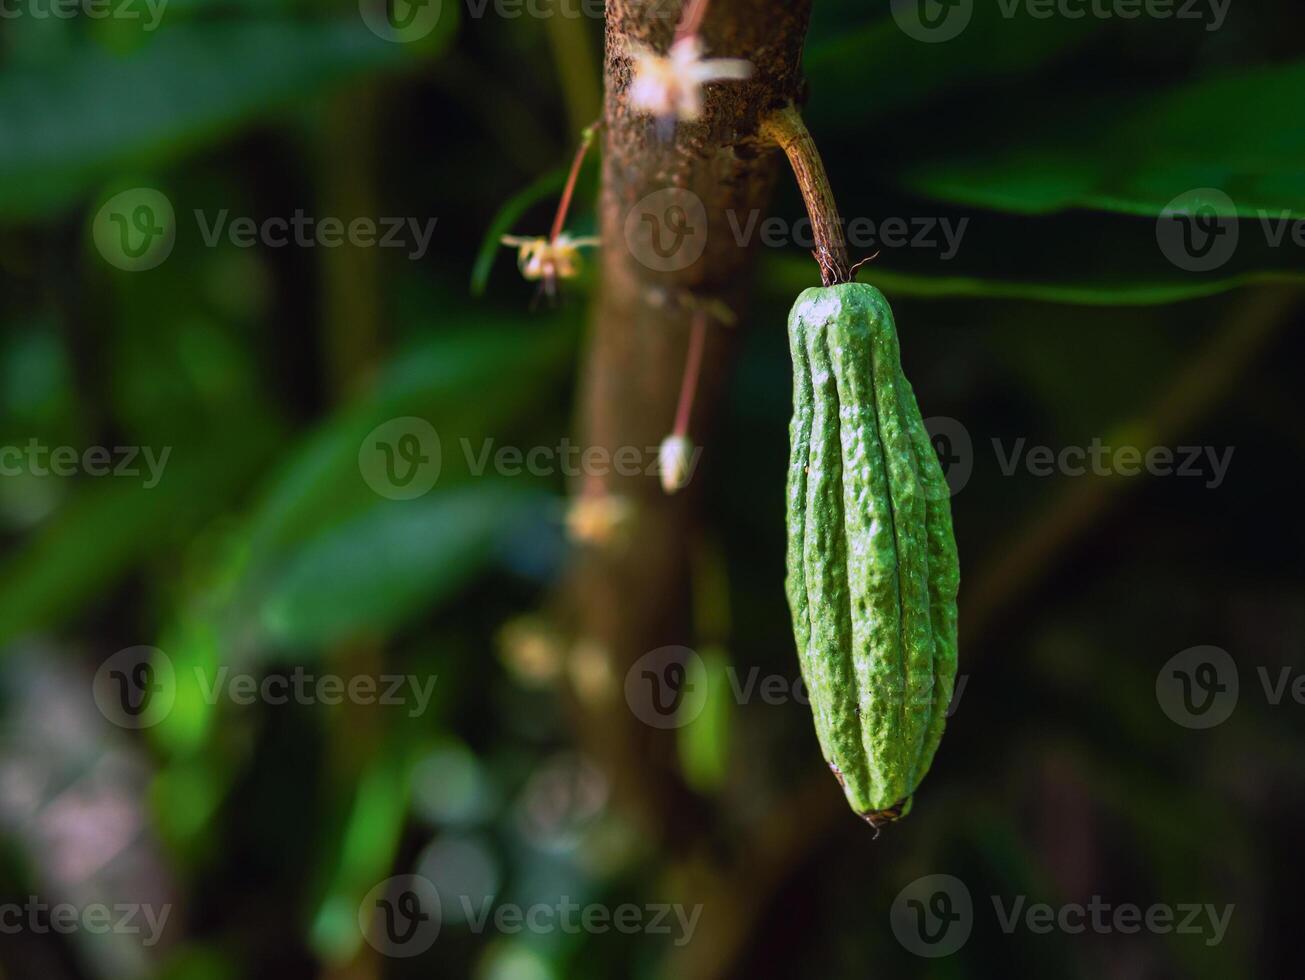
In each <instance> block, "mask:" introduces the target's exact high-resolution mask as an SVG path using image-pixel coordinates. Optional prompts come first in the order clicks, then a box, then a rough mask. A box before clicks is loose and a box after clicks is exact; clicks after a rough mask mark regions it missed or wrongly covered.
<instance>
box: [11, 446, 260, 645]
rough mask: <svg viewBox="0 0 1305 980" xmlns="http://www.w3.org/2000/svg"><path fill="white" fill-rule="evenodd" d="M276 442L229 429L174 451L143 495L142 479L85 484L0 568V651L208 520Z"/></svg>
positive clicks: (110, 478)
mask: <svg viewBox="0 0 1305 980" xmlns="http://www.w3.org/2000/svg"><path fill="white" fill-rule="evenodd" d="M278 436H279V432H278V431H277V430H276V429H275V428H274V427H271V426H269V425H266V424H263V425H259V426H249V427H242V426H240V425H239V424H235V425H233V426H232V428H231V429H230V430H227V431H225V432H222V433H216V434H214V435H212V436H211V437H210V439H209V441H208V442H206V443H204V444H200V445H192V446H189V447H177V448H175V449H174V450H173V451H172V453H171V454H170V456H169V457H168V459H167V462H166V464H165V465H164V468H163V472H162V476H161V478H160V479H159V482H158V484H157V485H156V486H152V487H151V488H149V489H146V488H145V487H144V485H143V484H144V482H145V481H146V480H147V479H148V475H145V476H142V477H141V478H139V479H138V478H128V477H125V476H121V477H114V476H104V477H98V478H95V479H93V480H88V481H86V482H85V483H84V484H83V485H82V486H81V487H79V488H78V490H77V493H76V494H75V496H74V497H73V498H72V499H71V500H70V501H69V502H68V503H67V504H65V505H64V506H63V507H62V508H61V509H60V510H59V511H58V513H57V514H56V515H55V516H54V517H53V518H52V519H51V520H50V522H49V523H48V524H47V525H45V526H44V527H43V528H41V529H40V530H39V531H37V532H36V533H35V534H34V535H33V536H32V537H31V538H29V539H28V540H26V541H25V542H23V544H22V545H21V546H19V547H18V548H17V549H16V550H15V551H14V553H13V554H11V555H10V556H9V558H8V559H7V560H6V561H5V562H4V563H3V565H0V648H2V647H3V646H4V645H6V644H7V643H9V642H10V641H11V640H13V639H14V638H15V637H17V636H20V635H22V634H24V633H27V632H29V631H32V630H37V629H42V628H45V627H48V626H50V625H52V624H54V623H56V622H58V621H59V620H60V618H61V617H63V616H65V615H68V614H69V613H70V611H72V610H74V609H77V608H79V607H80V606H81V605H82V604H83V603H85V602H86V601H87V600H89V599H91V598H92V597H94V596H96V595H102V594H103V593H104V592H105V591H106V590H107V589H108V588H109V587H111V585H112V584H113V582H114V581H115V580H116V579H117V577H118V576H119V575H121V574H122V573H123V571H124V570H126V569H128V568H130V567H132V566H133V565H134V564H135V563H137V562H139V561H140V560H141V559H142V558H144V557H146V556H148V555H151V554H155V553H157V552H159V551H161V550H166V549H167V548H168V547H171V546H172V545H174V544H175V543H177V541H178V540H179V538H181V536H183V535H184V534H185V532H186V531H187V530H193V529H194V528H196V527H197V526H199V525H200V524H201V523H202V522H203V521H204V520H205V519H207V518H209V517H211V516H212V515H213V514H214V513H216V512H218V511H219V510H220V509H221V508H222V507H223V506H224V505H226V504H227V503H228V502H229V501H230V499H231V497H232V496H233V495H234V494H236V493H238V492H239V491H241V490H243V489H244V488H245V486H246V485H247V483H248V481H249V480H250V479H251V477H252V475H253V474H254V473H255V472H257V470H258V468H259V467H260V466H261V465H262V464H263V463H264V462H265V461H266V459H267V458H268V456H269V455H270V454H271V451H272V448H273V447H274V446H275V445H276V442H277V439H278ZM144 468H145V467H144V466H143V465H141V469H142V470H144Z"/></svg>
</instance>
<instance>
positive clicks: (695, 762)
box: [676, 647, 734, 793]
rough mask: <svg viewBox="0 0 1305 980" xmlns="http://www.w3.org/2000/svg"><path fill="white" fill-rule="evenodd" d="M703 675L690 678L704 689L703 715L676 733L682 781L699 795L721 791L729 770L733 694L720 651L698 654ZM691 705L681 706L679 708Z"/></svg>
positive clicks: (711, 649) (726, 659)
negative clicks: (705, 690) (705, 689)
mask: <svg viewBox="0 0 1305 980" xmlns="http://www.w3.org/2000/svg"><path fill="white" fill-rule="evenodd" d="M699 657H701V659H702V674H703V675H704V676H702V677H698V678H693V679H691V680H690V683H692V682H693V680H697V681H700V682H701V683H704V684H706V685H707V699H706V701H705V702H704V703H703V705H702V711H701V712H700V713H699V714H698V715H697V716H696V717H695V718H692V719H690V720H689V721H688V722H686V723H685V724H684V725H682V726H680V728H678V729H677V730H676V748H677V750H678V751H679V756H680V771H681V772H682V773H684V781H685V782H686V783H688V784H689V785H690V786H692V787H693V788H694V789H696V790H698V792H700V793H711V792H714V791H716V790H717V789H719V788H720V785H721V784H722V783H723V782H724V781H725V775H726V773H727V772H728V769H729V754H730V724H731V722H732V720H733V711H734V691H733V688H732V687H731V678H730V676H729V656H728V655H727V654H726V653H725V651H724V650H722V649H720V648H719V647H707V648H705V649H703V651H702V652H701V653H700V654H699ZM690 703H692V702H691V701H688V700H685V701H682V702H681V708H683V706H684V705H685V704H690Z"/></svg>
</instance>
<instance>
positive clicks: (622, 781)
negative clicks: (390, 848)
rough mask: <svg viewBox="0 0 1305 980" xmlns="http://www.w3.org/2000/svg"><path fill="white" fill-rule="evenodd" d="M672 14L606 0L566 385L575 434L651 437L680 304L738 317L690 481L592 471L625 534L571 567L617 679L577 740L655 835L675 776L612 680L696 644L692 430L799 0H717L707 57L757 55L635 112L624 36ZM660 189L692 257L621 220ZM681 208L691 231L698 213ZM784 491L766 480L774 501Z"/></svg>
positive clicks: (800, 32)
mask: <svg viewBox="0 0 1305 980" xmlns="http://www.w3.org/2000/svg"><path fill="white" fill-rule="evenodd" d="M678 14H679V7H678V5H677V4H675V3H674V2H672V0H609V2H608V5H607V46H606V59H605V83H606V84H605V88H606V97H605V106H604V121H605V128H604V132H603V180H602V197H601V205H600V206H601V223H602V237H603V243H604V248H603V263H602V286H601V292H600V295H599V298H598V301H597V306H596V309H595V311H594V316H593V325H592V334H591V338H590V344H589V349H588V353H587V361H586V365H585V374H584V390H583V393H582V400H581V419H580V428H581V434H582V437H583V440H584V444H585V445H589V446H596V447H604V448H606V449H607V450H609V451H611V452H615V451H616V450H617V449H619V448H620V447H637V448H638V449H639V450H640V451H646V450H647V449H648V448H649V447H655V446H657V445H658V444H659V442H660V441H661V440H662V438H663V437H664V436H666V435H668V434H669V433H670V431H671V426H672V423H673V420H674V416H675V408H676V400H677V396H678V394H679V387H680V378H681V374H682V372H683V368H684V362H685V354H686V348H687V344H688V338H689V333H690V329H689V328H690V322H691V317H692V309H693V304H694V303H701V302H710V303H723V304H724V305H725V306H727V307H728V308H729V309H730V310H731V311H732V312H733V313H734V314H735V315H736V316H737V318H738V321H737V324H738V325H737V326H736V327H728V326H724V325H721V324H720V323H718V322H716V321H713V323H712V326H711V327H710V329H709V333H708V336H707V341H706V347H705V357H704V361H703V368H702V377H701V381H700V387H699V389H698V399H697V402H696V404H695V408H694V413H693V419H692V420H691V423H690V429H689V434H690V436H691V437H692V438H693V439H694V441H695V443H697V444H698V445H700V446H704V455H703V462H702V465H701V466H699V468H698V470H697V472H696V473H695V474H694V478H693V482H692V483H691V484H690V486H689V488H688V490H687V491H686V492H685V493H682V494H680V495H677V496H675V497H666V496H665V495H664V494H663V493H662V491H661V489H660V486H659V483H658V480H657V478H656V477H655V476H642V477H621V476H619V475H615V474H609V475H607V476H604V477H602V478H601V479H600V480H598V481H591V482H590V483H589V485H588V488H587V489H588V491H589V492H593V491H595V490H596V489H597V485H598V484H601V486H602V489H603V490H605V491H606V492H608V493H612V494H617V495H621V496H624V497H626V498H628V499H629V500H630V501H631V502H632V503H633V504H634V508H635V510H634V513H635V518H634V523H633V526H632V528H631V531H630V534H629V536H628V538H627V540H626V542H625V543H624V545H623V546H620V547H612V548H591V549H589V550H588V551H586V552H585V553H584V554H583V555H582V556H581V558H580V560H579V563H578V565H577V568H576V569H575V575H574V578H573V580H572V583H571V587H572V588H573V589H574V593H573V594H574V597H575V600H576V605H575V612H576V615H577V620H578V621H577V622H576V624H575V625H576V627H577V633H578V636H579V638H580V639H582V640H587V641H594V642H596V643H598V644H599V645H600V647H601V649H603V650H604V651H605V653H606V655H607V656H608V658H609V663H610V666H611V671H612V675H613V678H614V680H615V682H616V686H617V689H618V690H617V693H616V696H615V697H614V698H613V699H611V700H610V701H609V702H608V703H607V704H606V705H605V706H599V707H594V708H592V709H591V710H589V711H587V712H586V713H585V714H584V727H585V729H586V731H585V733H584V734H585V735H587V738H586V742H587V743H588V748H589V749H590V751H592V752H595V753H596V754H597V755H598V756H599V758H600V759H602V760H603V761H604V762H605V768H606V769H607V771H608V773H609V775H611V777H612V778H613V780H614V782H615V787H616V790H617V794H618V797H622V798H624V800H625V801H626V802H627V803H633V804H635V809H636V810H637V812H639V813H641V814H643V815H644V816H646V817H647V818H649V819H650V821H651V822H652V826H650V827H649V828H648V829H649V830H650V831H653V832H654V833H658V832H666V831H668V830H670V829H672V828H673V827H675V826H676V825H677V823H678V824H679V825H680V826H681V827H682V826H683V823H684V821H686V820H689V819H691V808H688V807H686V806H685V803H686V799H685V797H684V795H683V793H682V791H681V790H680V788H679V783H678V780H677V779H675V777H674V776H673V766H672V757H673V751H674V732H673V731H658V730H657V729H654V728H651V727H648V726H645V725H644V724H643V723H641V722H640V721H639V720H638V718H637V717H635V715H634V713H633V712H632V711H631V710H630V708H629V706H628V705H627V704H626V702H625V698H623V697H622V696H621V694H620V693H619V691H620V687H621V685H622V684H623V683H624V680H625V677H626V673H627V670H628V669H629V667H630V665H631V664H632V663H633V662H634V661H635V660H637V659H638V658H639V657H640V656H642V655H643V654H645V653H647V652H649V651H651V650H653V649H656V648H658V647H661V646H666V645H673V644H675V645H690V646H691V645H692V643H693V634H692V632H691V624H690V623H689V616H688V608H689V603H688V595H689V568H688V554H689V550H690V544H691V532H692V527H693V513H694V509H695V506H696V504H695V501H696V500H697V499H698V496H699V494H698V491H699V490H700V489H701V484H702V483H703V481H704V480H705V479H709V478H710V477H709V471H710V465H711V459H712V455H713V449H714V447H713V446H712V444H711V440H710V438H709V436H708V435H707V433H708V432H709V430H710V426H711V418H712V415H713V409H714V407H715V405H716V403H717V402H718V401H719V397H720V394H721V391H722V387H723V385H724V382H725V378H726V374H727V368H728V361H729V356H730V352H731V349H732V348H733V347H734V346H735V338H736V337H737V334H738V330H739V329H741V328H742V326H743V322H744V321H743V313H744V303H745V296H746V293H747V290H748V284H749V279H750V276H749V271H750V269H751V266H752V263H753V260H754V258H755V249H752V248H745V247H742V246H741V245H740V244H739V242H738V241H737V240H736V233H735V231H734V228H735V227H747V226H748V218H749V215H750V214H751V213H752V212H753V211H757V210H759V211H761V212H762V213H763V214H764V210H765V208H766V207H767V205H768V203H769V199H770V193H771V189H772V187H773V185H774V182H775V178H776V175H777V174H778V172H779V167H780V165H781V164H782V163H783V155H782V154H781V153H780V152H779V151H778V149H777V148H775V147H774V146H773V145H763V141H762V140H761V138H760V137H759V135H758V129H759V125H760V121H761V119H762V118H763V117H764V116H765V115H766V114H767V113H769V112H771V111H773V110H774V109H776V108H778V107H781V106H783V105H785V104H788V103H790V102H792V101H795V100H797V99H798V96H799V89H800V86H801V73H800V65H801V51H802V44H803V40H804V38H805V34H806V28H807V22H808V19H809V14H810V0H714V2H713V3H712V4H711V6H710V9H709V11H708V13H707V17H706V20H705V22H704V25H703V27H702V30H701V31H700V37H701V38H702V40H703V41H704V43H705V48H706V56H707V57H709V58H744V59H747V60H749V61H751V62H752V63H753V65H754V66H755V69H756V70H755V73H754V75H753V76H752V78H751V79H750V80H749V81H746V82H719V83H712V84H710V85H708V87H707V93H706V95H707V97H706V112H705V115H704V117H703V118H702V120H701V121H699V122H696V123H691V124H685V123H681V124H679V126H678V127H676V128H675V129H674V131H673V132H671V131H668V128H667V127H666V126H664V125H663V126H660V127H659V126H658V124H657V123H655V122H654V121H653V120H651V119H649V118H648V117H646V116H641V115H639V114H637V113H635V112H634V111H632V109H631V107H630V105H629V100H628V97H627V88H628V86H629V84H630V79H631V74H632V71H631V62H630V52H631V50H632V44H634V43H637V44H642V45H644V46H645V47H647V48H651V49H653V50H656V51H659V52H665V51H666V50H667V48H668V46H669V45H670V42H671V39H672V36H673V34H674V32H675V27H676V20H677V18H678ZM667 188H680V189H682V190H683V191H687V192H691V194H692V195H696V198H697V200H700V201H701V202H702V208H703V212H705V217H706V223H707V233H706V241H705V247H704V249H703V251H702V254H701V257H699V258H698V259H697V260H696V261H693V262H691V263H690V264H687V265H686V266H685V267H684V268H674V269H669V270H664V271H659V270H658V269H656V268H651V267H650V265H649V263H648V262H647V261H646V260H647V259H648V256H647V255H646V254H645V252H644V250H643V248H642V247H640V246H638V245H636V244H633V243H632V239H631V238H630V237H629V236H628V235H627V229H628V228H629V227H633V228H635V229H637V228H638V226H639V224H640V219H641V218H642V217H643V216H641V215H640V214H639V207H640V202H643V201H644V200H645V199H646V198H647V197H648V196H649V195H651V194H655V193H657V192H660V191H665V190H666V189H667ZM685 200H692V198H689V197H687V196H686V197H685ZM653 210H654V212H656V208H655V207H654V209H653ZM662 210H663V214H661V215H660V217H665V214H664V211H665V209H664V207H663V209H662ZM632 212H633V214H634V218H633V219H632V220H631V215H632ZM731 212H732V218H733V224H732V223H731ZM701 213H702V212H699V213H698V215H699V216H700V215H701ZM656 217H659V215H657V214H656V213H654V218H656ZM676 217H684V215H683V214H679V215H676ZM645 220H646V219H645ZM688 220H690V221H692V222H695V227H694V229H693V232H694V234H695V235H696V234H698V231H697V227H696V221H697V220H698V217H696V216H695V215H689V216H688ZM653 264H654V265H656V264H657V263H656V262H655V261H654V262H653ZM772 329H776V330H778V329H781V325H779V324H775V325H772ZM704 471H706V472H704ZM577 489H578V488H577ZM781 493H782V491H781V489H780V488H779V487H778V486H777V487H776V488H775V494H776V500H777V501H778V500H779V497H780V496H781ZM777 519H778V518H777Z"/></svg>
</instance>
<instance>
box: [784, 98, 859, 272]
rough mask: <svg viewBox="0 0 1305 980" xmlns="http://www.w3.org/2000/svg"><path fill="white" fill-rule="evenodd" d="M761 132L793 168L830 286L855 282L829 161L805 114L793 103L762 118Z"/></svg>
mask: <svg viewBox="0 0 1305 980" xmlns="http://www.w3.org/2000/svg"><path fill="white" fill-rule="evenodd" d="M761 135H762V138H764V139H766V140H769V141H771V142H774V143H777V144H779V147H780V149H782V150H783V151H784V153H785V155H787V156H788V161H789V163H790V164H791V165H792V167H793V175H794V176H795V177H796V178H797V182H798V188H799V189H800V190H801V191H802V199H803V200H804V201H805V202H806V206H807V214H808V215H809V216H810V218H811V230H812V233H813V235H814V238H815V242H816V251H815V256H816V261H817V262H819V263H820V277H821V279H822V281H823V282H824V284H825V285H826V286H833V285H837V284H838V283H845V282H851V281H852V268H851V262H850V260H849V259H848V255H847V240H846V238H845V237H844V235H843V219H842V218H841V217H840V216H839V214H838V203H837V202H836V201H835V200H834V189H833V187H831V186H830V184H829V174H828V173H826V172H825V162H824V161H823V160H822V159H821V158H820V151H819V150H818V149H816V142H815V140H813V139H812V138H811V133H810V132H809V131H808V130H807V125H806V123H805V122H803V121H802V114H801V113H800V112H798V110H797V107H796V106H794V105H792V104H789V105H787V106H785V107H784V108H783V109H780V110H778V111H776V112H774V113H772V114H771V115H769V116H767V117H766V118H765V119H764V120H762V123H761Z"/></svg>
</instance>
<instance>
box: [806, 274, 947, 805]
mask: <svg viewBox="0 0 1305 980" xmlns="http://www.w3.org/2000/svg"><path fill="white" fill-rule="evenodd" d="M788 326H789V346H790V350H791V352H792V355H793V421H792V423H791V425H790V429H789V438H790V443H791V449H792V455H791V459H790V464H789V473H788V575H787V589H788V599H789V606H790V609H791V611H792V614H793V631H794V636H795V638H796V641H797V650H798V658H799V662H800V664H801V669H802V677H803V680H804V681H805V683H806V686H807V689H808V692H809V694H810V700H811V710H812V714H813V715H814V717H815V725H816V735H817V737H818V738H819V740H820V747H821V750H822V751H823V753H824V756H825V760H826V761H827V762H828V763H829V767H830V768H831V769H832V770H833V771H834V774H835V775H836V776H837V777H838V780H839V782H840V783H842V786H843V792H844V793H845V794H846V796H847V801H848V803H849V804H850V805H851V806H852V809H853V810H855V811H856V812H857V813H858V814H860V815H861V816H862V817H864V818H865V819H866V820H867V821H869V822H870V823H871V824H873V825H874V826H875V827H876V828H877V827H879V826H881V825H882V824H884V823H887V822H889V821H892V820H896V819H898V818H899V817H901V816H904V815H905V814H906V812H907V811H908V810H909V808H910V804H911V796H912V794H913V793H914V792H915V790H916V787H918V786H919V785H920V781H921V780H922V779H923V778H924V775H925V773H926V772H928V770H929V765H930V763H931V762H932V761H933V756H934V753H935V751H937V748H938V743H939V741H940V740H941V738H942V732H943V726H944V724H945V723H946V714H947V708H948V705H949V703H950V702H951V698H952V690H953V687H954V684H955V680H956V594H957V590H958V588H959V585H960V568H959V564H958V561H957V557H956V543H955V539H954V538H953V535H952V518H951V495H950V492H949V490H948V487H947V481H946V478H945V477H944V475H943V472H942V467H941V465H940V464H939V462H938V457H937V454H936V453H935V452H934V449H933V445H932V442H931V440H930V438H929V434H928V433H927V432H926V431H925V427H924V420H923V419H922V418H921V417H920V408H919V406H918V405H917V404H916V400H915V393H914V392H913V391H912V390H911V385H910V382H908V381H907V380H906V378H905V376H904V375H903V374H902V367H901V354H900V350H899V347H898V342H897V328H896V326H895V325H894V322H893V313H892V310H891V309H890V308H889V306H888V301H887V300H886V299H884V297H883V294H882V293H880V292H879V290H877V289H875V288H874V287H873V286H869V285H865V284H863V283H847V284H845V285H838V286H824V287H819V288H815V289H808V290H806V291H805V292H804V293H803V294H802V295H801V296H800V297H798V301H797V303H796V305H794V307H793V312H792V313H791V314H790V315H789V324H788Z"/></svg>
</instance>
